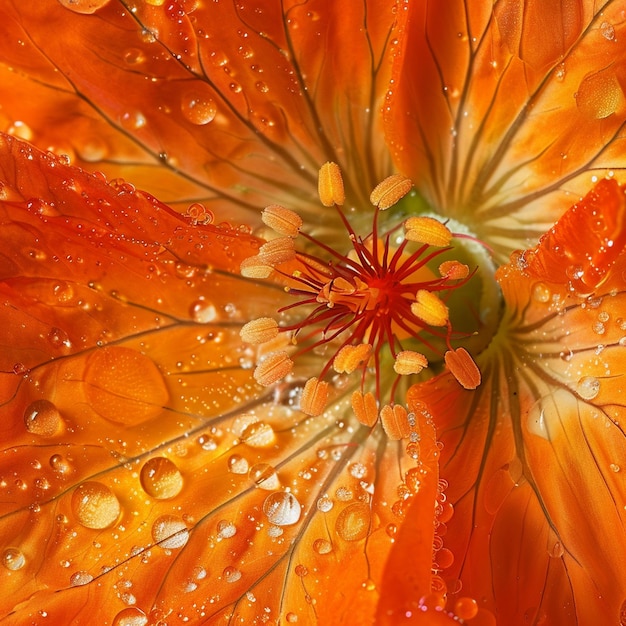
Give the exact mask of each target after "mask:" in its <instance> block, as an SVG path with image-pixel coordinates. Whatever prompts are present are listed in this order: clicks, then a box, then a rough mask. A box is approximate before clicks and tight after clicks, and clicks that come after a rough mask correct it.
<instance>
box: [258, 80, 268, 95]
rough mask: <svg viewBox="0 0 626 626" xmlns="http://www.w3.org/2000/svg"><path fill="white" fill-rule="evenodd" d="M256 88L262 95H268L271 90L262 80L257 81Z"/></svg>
mask: <svg viewBox="0 0 626 626" xmlns="http://www.w3.org/2000/svg"><path fill="white" fill-rule="evenodd" d="M254 86H255V87H256V88H257V89H258V90H259V91H260V92H261V93H267V92H268V91H269V90H270V88H269V87H268V86H267V84H266V83H264V82H263V81H262V80H259V81H257V82H256V83H255V84H254Z"/></svg>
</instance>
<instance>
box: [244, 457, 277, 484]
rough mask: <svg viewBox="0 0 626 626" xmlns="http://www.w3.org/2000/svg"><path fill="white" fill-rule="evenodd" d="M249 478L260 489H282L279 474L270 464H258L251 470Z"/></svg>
mask: <svg viewBox="0 0 626 626" xmlns="http://www.w3.org/2000/svg"><path fill="white" fill-rule="evenodd" d="M248 476H249V477H250V480H252V481H253V482H254V483H256V486H257V487H259V489H265V490H266V491H274V490H275V489H278V488H279V487H280V480H279V478H278V474H277V473H276V470H275V469H274V468H273V467H272V466H271V465H269V464H268V463H256V464H255V465H253V466H252V467H251V468H250V471H249V473H248Z"/></svg>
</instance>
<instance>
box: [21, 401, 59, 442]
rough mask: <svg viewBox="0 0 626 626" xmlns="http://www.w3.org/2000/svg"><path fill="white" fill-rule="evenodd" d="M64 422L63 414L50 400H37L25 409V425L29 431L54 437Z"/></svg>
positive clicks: (42, 435) (41, 435)
mask: <svg viewBox="0 0 626 626" xmlns="http://www.w3.org/2000/svg"><path fill="white" fill-rule="evenodd" d="M61 423H62V419H61V414H60V413H59V410H58V409H57V408H56V406H55V405H54V404H53V403H52V402H50V401H49V400H35V401H34V402H31V403H30V404H29V405H28V406H27V407H26V410H25V411H24V426H25V427H26V430H27V431H28V432H29V433H32V434H33V435H39V436H40V437H52V436H53V435H55V434H56V433H57V432H58V430H59V428H60V426H61Z"/></svg>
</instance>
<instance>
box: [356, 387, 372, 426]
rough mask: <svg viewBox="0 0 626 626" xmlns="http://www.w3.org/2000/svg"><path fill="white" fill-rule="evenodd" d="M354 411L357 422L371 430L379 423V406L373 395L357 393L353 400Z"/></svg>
mask: <svg viewBox="0 0 626 626" xmlns="http://www.w3.org/2000/svg"><path fill="white" fill-rule="evenodd" d="M351 404H352V410H353V411H354V415H355V416H356V418H357V420H359V422H360V423H361V424H363V425H364V426H369V427H370V428H371V427H372V426H373V425H374V424H375V423H376V422H377V421H378V406H377V404H376V398H375V397H374V394H373V393H370V392H367V393H365V394H364V393H363V392H362V391H355V392H354V393H353V394H352V398H351Z"/></svg>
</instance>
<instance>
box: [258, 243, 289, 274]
mask: <svg viewBox="0 0 626 626" xmlns="http://www.w3.org/2000/svg"><path fill="white" fill-rule="evenodd" d="M258 257H259V259H261V261H262V262H263V263H264V264H265V265H269V266H271V267H276V266H277V265H280V264H281V263H286V262H287V261H293V260H294V259H295V258H296V249H295V247H294V243H293V239H292V238H291V237H279V238H278V239H272V240H271V241H268V242H267V243H264V244H263V245H262V246H261V247H260V248H259V254H258Z"/></svg>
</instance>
